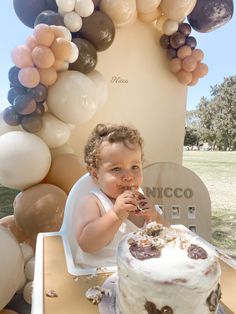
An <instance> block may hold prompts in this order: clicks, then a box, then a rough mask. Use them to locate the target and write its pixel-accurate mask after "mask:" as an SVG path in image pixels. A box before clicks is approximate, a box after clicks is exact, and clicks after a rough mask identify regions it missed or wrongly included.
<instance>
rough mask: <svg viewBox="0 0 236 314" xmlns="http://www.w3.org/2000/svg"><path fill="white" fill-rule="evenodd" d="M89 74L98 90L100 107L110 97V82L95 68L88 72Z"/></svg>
mask: <svg viewBox="0 0 236 314" xmlns="http://www.w3.org/2000/svg"><path fill="white" fill-rule="evenodd" d="M87 76H88V77H89V78H90V79H91V80H92V81H93V83H94V85H95V86H96V90H97V102H98V108H97V109H100V108H101V107H102V106H103V105H104V104H105V103H106V101H107V98H108V84H107V81H106V80H105V78H104V76H103V75H102V74H101V73H100V72H99V71H97V70H93V71H91V72H89V73H88V74H87Z"/></svg>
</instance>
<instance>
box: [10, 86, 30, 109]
mask: <svg viewBox="0 0 236 314" xmlns="http://www.w3.org/2000/svg"><path fill="white" fill-rule="evenodd" d="M25 94H26V88H23V87H12V88H10V89H9V91H8V94H7V99H8V101H9V103H10V104H11V105H13V103H14V100H15V98H16V97H17V96H19V95H25Z"/></svg>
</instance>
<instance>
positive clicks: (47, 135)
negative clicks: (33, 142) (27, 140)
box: [35, 112, 70, 148]
mask: <svg viewBox="0 0 236 314" xmlns="http://www.w3.org/2000/svg"><path fill="white" fill-rule="evenodd" d="M42 120H43V126H42V128H41V130H40V131H39V132H37V133H35V134H36V135H38V136H39V137H40V138H41V139H42V140H43V141H44V142H45V143H46V144H47V145H48V147H49V148H56V147H59V146H62V145H64V144H65V143H66V142H67V141H68V139H69V137H70V127H69V126H68V125H67V124H66V123H64V122H62V121H61V120H59V119H57V118H56V117H55V116H54V115H52V114H51V113H49V112H46V113H45V114H44V115H43V118H42Z"/></svg>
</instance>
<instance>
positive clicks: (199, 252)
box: [187, 244, 207, 259]
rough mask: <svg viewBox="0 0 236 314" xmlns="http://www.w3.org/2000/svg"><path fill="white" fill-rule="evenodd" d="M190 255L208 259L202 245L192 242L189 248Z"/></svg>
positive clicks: (193, 257) (195, 257)
mask: <svg viewBox="0 0 236 314" xmlns="http://www.w3.org/2000/svg"><path fill="white" fill-rule="evenodd" d="M187 252H188V257H190V258H192V259H206V258H207V252H206V251H205V250H204V249H203V248H202V247H201V246H198V245H196V244H191V245H190V247H189V248H188V250H187Z"/></svg>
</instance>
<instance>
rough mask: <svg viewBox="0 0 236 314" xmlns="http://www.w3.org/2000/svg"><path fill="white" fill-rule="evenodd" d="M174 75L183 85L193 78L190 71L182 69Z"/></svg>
mask: <svg viewBox="0 0 236 314" xmlns="http://www.w3.org/2000/svg"><path fill="white" fill-rule="evenodd" d="M176 76H177V78H178V81H179V82H180V83H181V84H183V85H188V84H189V83H190V82H191V81H192V78H193V75H192V73H190V72H186V71H184V70H181V71H179V72H178V73H177V74H176Z"/></svg>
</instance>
